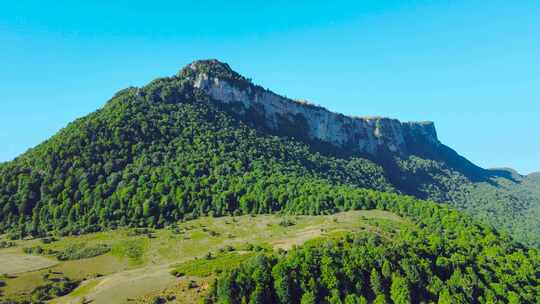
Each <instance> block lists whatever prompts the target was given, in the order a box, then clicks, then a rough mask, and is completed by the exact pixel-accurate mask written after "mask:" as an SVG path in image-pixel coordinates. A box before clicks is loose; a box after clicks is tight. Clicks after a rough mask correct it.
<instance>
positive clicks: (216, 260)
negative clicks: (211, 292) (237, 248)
mask: <svg viewBox="0 0 540 304" xmlns="http://www.w3.org/2000/svg"><path fill="white" fill-rule="evenodd" d="M253 255H254V253H251V252H250V253H245V254H240V253H237V252H228V253H223V254H219V255H217V256H213V255H207V256H205V258H204V259H195V260H192V261H188V262H184V263H181V264H178V265H176V266H175V267H174V269H173V270H172V271H171V274H172V275H174V276H184V275H187V276H195V277H207V276H210V275H212V274H214V273H221V272H223V271H226V270H229V269H232V268H235V267H238V266H239V265H240V264H241V263H242V262H244V261H245V260H247V259H249V258H250V257H252V256H253ZM208 256H209V257H210V258H208Z"/></svg>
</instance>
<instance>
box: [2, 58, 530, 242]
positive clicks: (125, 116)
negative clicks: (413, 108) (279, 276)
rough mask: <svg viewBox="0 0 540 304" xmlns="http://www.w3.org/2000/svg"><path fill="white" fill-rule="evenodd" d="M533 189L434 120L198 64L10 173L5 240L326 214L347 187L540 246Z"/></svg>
mask: <svg viewBox="0 0 540 304" xmlns="http://www.w3.org/2000/svg"><path fill="white" fill-rule="evenodd" d="M537 180H538V179H537V178H536V179H535V178H534V176H533V177H532V178H529V177H523V176H520V175H516V174H511V173H510V172H508V171H505V170H485V169H482V168H480V167H478V166H476V165H474V164H473V163H471V162H469V161H468V160H467V159H465V158H463V157H462V156H460V155H459V154H458V153H456V152H455V151H453V150H452V149H451V148H449V147H447V146H445V145H444V144H442V143H441V142H440V141H439V139H438V138H437V133H436V130H435V126H434V124H433V123H432V122H399V121H398V120H395V119H389V118H361V117H348V116H345V115H342V114H337V113H332V112H330V111H328V110H326V109H324V108H322V107H319V106H315V105H311V104H309V103H306V102H301V101H294V100H291V99H288V98H285V97H282V96H279V95H277V94H275V93H273V92H271V91H269V90H267V89H264V88H262V87H261V86H258V85H255V84H253V83H252V82H251V81H250V80H249V79H247V78H245V77H243V76H241V75H240V74H238V73H236V72H235V71H233V70H232V69H231V68H230V67H229V66H228V65H227V64H225V63H221V62H219V61H217V60H203V61H196V62H193V63H192V64H190V65H188V66H186V67H185V68H183V69H181V70H180V71H179V72H178V74H177V75H175V76H172V77H166V78H160V79H157V80H154V81H152V82H151V83H149V84H148V85H146V86H144V87H142V88H128V89H125V90H122V91H120V92H118V93H117V94H116V95H115V96H114V97H113V98H112V99H111V100H110V101H108V102H107V103H106V105H105V106H104V107H103V108H102V109H100V110H97V111H96V112H94V113H91V114H89V115H88V116H86V117H83V118H81V119H78V120H76V121H74V122H73V123H70V124H69V125H68V126H67V127H66V128H64V129H62V130H61V131H60V132H58V134H56V135H54V136H53V137H52V138H50V139H49V140H47V141H45V142H44V143H42V144H40V145H38V146H37V147H35V148H33V149H30V150H29V151H28V152H26V153H24V154H23V155H21V156H19V157H17V158H16V159H15V160H13V161H11V162H7V163H4V164H1V165H0V207H1V208H2V212H1V214H0V230H2V231H4V232H10V233H11V234H12V235H13V236H14V237H15V236H24V235H27V234H34V235H43V234H47V233H48V232H51V231H57V232H60V233H65V234H67V233H84V232H89V231H95V230H100V229H107V228H114V227H117V226H124V225H131V226H158V227H159V226H163V225H166V224H168V223H172V222H175V221H177V220H179V219H189V218H193V217H197V216H200V215H205V214H211V215H216V216H219V215H224V214H240V213H265V212H276V211H287V212H294V213H306V214H320V213H326V212H335V211H336V210H339V209H344V208H350V207H351V206H350V205H348V206H346V205H345V203H346V201H347V198H348V197H347V193H346V192H347V191H349V190H346V189H350V188H340V187H353V188H367V189H372V190H375V191H385V192H395V193H402V194H407V195H413V196H416V197H418V198H421V199H432V200H435V201H438V202H442V203H449V204H452V205H453V206H456V207H458V208H460V209H463V210H466V211H467V212H469V213H471V214H473V215H475V216H476V217H477V218H479V219H482V220H484V221H486V222H487V223H490V224H493V225H494V226H496V227H499V228H501V229H502V230H504V231H508V232H510V233H511V234H512V235H513V237H514V238H515V239H516V240H519V241H522V242H524V243H528V244H533V245H539V244H540V236H539V235H540V225H539V217H535V216H532V215H533V214H538V212H539V211H538V210H539V209H540V207H539V205H540V204H538V198H539V197H540V195H539V193H538V188H537V187H536V186H534V185H538V183H537ZM336 187H337V188H336ZM336 189H338V190H336ZM370 193H371V192H365V193H363V194H362V195H366V196H369V195H371V194H370ZM347 203H348V202H347Z"/></svg>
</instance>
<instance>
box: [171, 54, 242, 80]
mask: <svg viewBox="0 0 540 304" xmlns="http://www.w3.org/2000/svg"><path fill="white" fill-rule="evenodd" d="M197 75H206V77H210V78H220V79H224V80H233V81H248V79H246V78H245V77H243V76H242V75H240V74H238V73H237V72H235V71H233V69H231V67H230V66H229V65H228V64H227V63H225V62H221V61H219V60H217V59H203V60H196V61H193V62H192V63H190V64H188V65H187V66H185V67H184V68H182V69H181V70H180V72H179V73H178V76H179V77H186V78H191V77H193V76H197Z"/></svg>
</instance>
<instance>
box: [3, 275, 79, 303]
mask: <svg viewBox="0 0 540 304" xmlns="http://www.w3.org/2000/svg"><path fill="white" fill-rule="evenodd" d="M43 279H44V283H43V284H42V285H39V286H37V287H36V288H34V289H33V290H32V291H31V292H30V293H29V294H23V295H19V296H17V297H14V298H6V299H0V300H2V301H1V303H7V304H41V303H46V302H47V301H49V300H52V299H54V298H58V297H61V296H64V295H67V294H68V293H70V292H71V291H73V290H74V289H75V288H77V286H79V284H80V281H76V280H72V279H70V278H68V277H65V276H62V275H60V276H53V275H52V274H51V273H46V274H44V276H43Z"/></svg>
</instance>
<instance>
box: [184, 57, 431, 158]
mask: <svg viewBox="0 0 540 304" xmlns="http://www.w3.org/2000/svg"><path fill="white" fill-rule="evenodd" d="M181 73H182V74H183V76H184V77H186V76H187V77H188V79H190V81H192V85H193V86H194V87H196V88H199V89H201V90H203V91H205V92H206V93H207V94H208V95H209V96H211V97H212V98H213V99H215V100H217V101H221V102H223V103H228V104H231V103H235V104H241V105H242V107H240V111H249V110H256V111H258V112H259V113H260V114H262V115H264V117H265V123H266V124H267V125H268V126H269V127H270V128H273V129H278V128H280V127H282V126H283V125H284V124H287V123H290V124H291V125H294V127H295V128H301V129H304V130H299V131H304V132H305V134H306V135H307V136H308V137H309V138H310V139H313V140H319V141H323V142H327V143H331V144H333V145H335V146H337V147H340V148H346V149H352V150H353V151H354V152H358V153H361V154H368V155H373V156H375V155H377V154H378V153H380V152H383V151H385V152H390V153H393V154H397V155H400V156H406V155H409V154H410V153H412V152H413V150H414V149H416V148H417V147H418V146H419V145H420V146H424V147H425V146H426V145H428V146H432V147H433V148H437V147H438V146H439V145H440V142H439V140H438V138H437V132H436V130H435V126H434V124H433V122H400V121H399V120H397V119H391V118H383V117H350V116H345V115H342V114H338V113H334V112H331V111H328V110H327V109H325V108H323V107H319V106H315V105H311V104H309V103H305V102H299V101H294V100H291V99H288V98H285V97H283V96H280V95H278V94H275V93H273V92H272V91H269V90H266V89H263V88H262V87H260V86H256V85H253V84H252V83H251V82H250V81H249V80H247V79H245V78H243V77H242V76H240V75H239V74H238V73H236V72H234V71H232V70H231V69H230V67H229V66H228V65H227V64H224V63H221V62H219V61H216V60H206V61H196V62H194V63H192V64H191V65H189V66H188V67H186V68H184V70H182V71H181Z"/></svg>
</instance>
